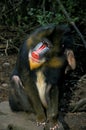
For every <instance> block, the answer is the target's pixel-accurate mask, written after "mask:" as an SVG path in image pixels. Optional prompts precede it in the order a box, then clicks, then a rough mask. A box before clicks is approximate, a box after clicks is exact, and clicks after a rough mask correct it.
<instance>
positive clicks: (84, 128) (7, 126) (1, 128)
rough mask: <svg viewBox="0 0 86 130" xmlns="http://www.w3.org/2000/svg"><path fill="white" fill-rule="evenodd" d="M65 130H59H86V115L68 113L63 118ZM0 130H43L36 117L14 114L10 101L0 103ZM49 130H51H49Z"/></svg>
mask: <svg viewBox="0 0 86 130" xmlns="http://www.w3.org/2000/svg"><path fill="white" fill-rule="evenodd" d="M62 118H64V119H61V118H60V120H61V122H62V124H63V126H64V128H63V127H62V128H60V129H58V130H86V113H85V112H81V113H67V114H66V115H65V117H62ZM0 130H43V127H41V126H40V127H37V126H36V122H35V116H34V115H33V114H31V115H28V114H27V113H24V112H17V113H14V112H12V111H11V110H10V107H9V103H8V101H4V102H1V103H0ZM48 130H49V129H48Z"/></svg>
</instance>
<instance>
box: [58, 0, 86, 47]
mask: <svg viewBox="0 0 86 130" xmlns="http://www.w3.org/2000/svg"><path fill="white" fill-rule="evenodd" d="M57 2H58V4H59V6H60V7H61V9H62V12H63V14H64V15H65V17H66V18H67V20H68V22H69V23H70V24H71V25H72V26H73V27H74V29H75V30H76V32H77V33H78V35H79V36H80V38H81V39H82V42H83V44H84V46H85V48H86V41H85V39H84V37H83V35H82V34H81V32H80V31H79V29H78V28H77V26H76V25H75V23H74V22H73V21H72V20H71V18H70V16H69V14H68V13H67V11H66V10H65V8H64V6H63V4H62V3H61V1H60V0H57Z"/></svg>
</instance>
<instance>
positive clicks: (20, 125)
mask: <svg viewBox="0 0 86 130" xmlns="http://www.w3.org/2000/svg"><path fill="white" fill-rule="evenodd" d="M31 120H32V121H31ZM42 129H43V128H42V127H41V126H40V127H37V126H36V123H35V117H34V116H33V115H31V116H30V117H28V114H26V113H24V112H18V113H14V112H12V111H11V110H10V107H9V103H8V102H7V101H5V102H2V103H0V130H42Z"/></svg>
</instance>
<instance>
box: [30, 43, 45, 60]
mask: <svg viewBox="0 0 86 130" xmlns="http://www.w3.org/2000/svg"><path fill="white" fill-rule="evenodd" d="M45 47H46V45H45V44H43V45H42V46H41V47H40V48H38V49H37V50H35V51H33V52H32V57H33V58H35V59H39V55H40V53H41V51H42V50H43V49H44V48H45Z"/></svg>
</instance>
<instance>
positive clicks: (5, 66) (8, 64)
mask: <svg viewBox="0 0 86 130" xmlns="http://www.w3.org/2000/svg"><path fill="white" fill-rule="evenodd" d="M2 66H3V67H4V68H8V67H10V63H9V62H5V63H3V65H2Z"/></svg>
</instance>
